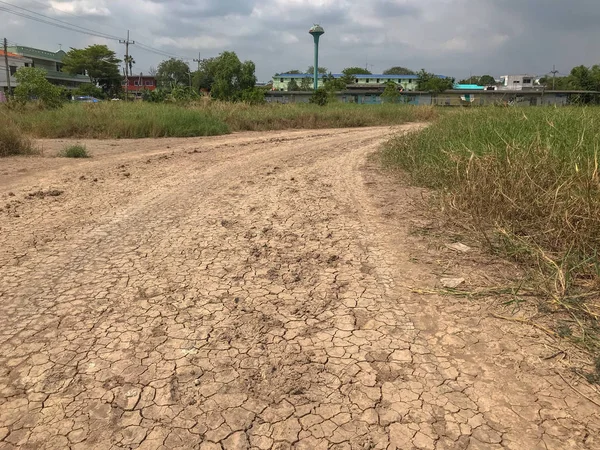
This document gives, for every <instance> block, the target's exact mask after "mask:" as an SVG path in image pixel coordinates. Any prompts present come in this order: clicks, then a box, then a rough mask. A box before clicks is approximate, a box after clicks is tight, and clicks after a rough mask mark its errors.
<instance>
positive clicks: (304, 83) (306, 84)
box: [300, 77, 314, 91]
mask: <svg viewBox="0 0 600 450" xmlns="http://www.w3.org/2000/svg"><path fill="white" fill-rule="evenodd" d="M313 83H314V80H313V79H312V78H308V77H304V78H302V80H300V90H301V91H312V89H313V87H314V86H313Z"/></svg>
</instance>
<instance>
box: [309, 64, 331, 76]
mask: <svg viewBox="0 0 600 450" xmlns="http://www.w3.org/2000/svg"><path fill="white" fill-rule="evenodd" d="M314 72H315V66H308V69H306V73H310V74H313V73H314ZM318 72H319V73H320V74H322V75H326V74H327V73H328V72H329V70H327V67H319V70H318Z"/></svg>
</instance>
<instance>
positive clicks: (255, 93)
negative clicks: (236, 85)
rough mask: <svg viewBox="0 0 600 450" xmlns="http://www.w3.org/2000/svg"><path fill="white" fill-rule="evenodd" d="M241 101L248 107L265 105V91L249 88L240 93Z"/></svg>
mask: <svg viewBox="0 0 600 450" xmlns="http://www.w3.org/2000/svg"><path fill="white" fill-rule="evenodd" d="M241 100H242V101H243V102H244V103H248V104H249V105H263V104H265V103H266V100H265V91H264V90H263V89H259V88H249V89H246V90H244V91H242V95H241Z"/></svg>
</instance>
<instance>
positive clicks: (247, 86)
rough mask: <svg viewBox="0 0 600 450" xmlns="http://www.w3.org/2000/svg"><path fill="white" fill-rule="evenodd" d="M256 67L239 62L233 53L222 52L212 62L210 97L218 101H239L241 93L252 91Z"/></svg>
mask: <svg viewBox="0 0 600 450" xmlns="http://www.w3.org/2000/svg"><path fill="white" fill-rule="evenodd" d="M255 70H256V66H255V65H254V63H253V62H252V61H245V62H243V63H242V62H241V61H240V59H239V58H238V56H237V55H236V54H235V52H223V53H221V54H220V55H219V56H218V57H217V58H215V61H214V80H213V84H212V86H211V91H210V93H211V96H212V97H214V98H216V99H219V100H239V99H240V98H241V95H242V92H243V91H246V90H251V89H254V86H255V85H256V75H255Z"/></svg>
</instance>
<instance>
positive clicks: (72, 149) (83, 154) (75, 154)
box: [59, 144, 90, 158]
mask: <svg viewBox="0 0 600 450" xmlns="http://www.w3.org/2000/svg"><path fill="white" fill-rule="evenodd" d="M59 156H62V157H64V158H89V157H90V154H89V153H88V151H87V148H86V147H85V145H81V144H76V145H70V146H68V147H65V148H64V149H63V150H62V151H61V152H60V154H59Z"/></svg>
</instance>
